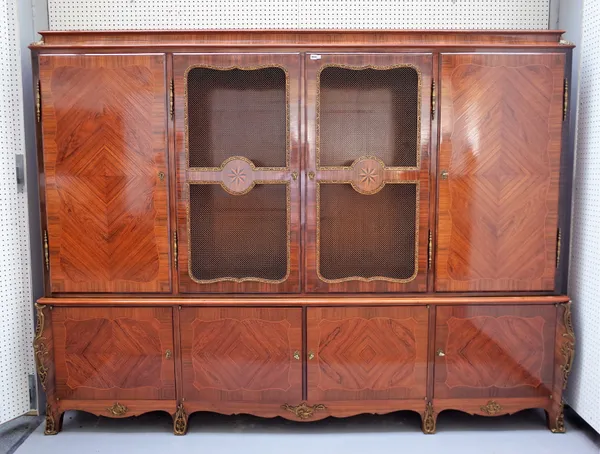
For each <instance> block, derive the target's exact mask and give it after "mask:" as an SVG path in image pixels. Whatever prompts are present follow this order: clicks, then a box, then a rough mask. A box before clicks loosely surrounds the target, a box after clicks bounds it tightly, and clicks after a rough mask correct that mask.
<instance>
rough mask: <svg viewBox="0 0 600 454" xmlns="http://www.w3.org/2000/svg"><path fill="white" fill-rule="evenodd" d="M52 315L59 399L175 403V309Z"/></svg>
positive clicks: (63, 310)
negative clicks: (162, 401)
mask: <svg viewBox="0 0 600 454" xmlns="http://www.w3.org/2000/svg"><path fill="white" fill-rule="evenodd" d="M50 312H51V316H52V331H53V336H54V342H53V343H54V358H55V361H56V396H57V397H58V398H60V399H61V400H66V399H71V400H75V399H77V400H81V399H152V400H157V399H175V359H174V351H173V316H172V309H171V308H167V307H157V308H107V307H104V308H66V307H55V308H53V310H52V311H50Z"/></svg>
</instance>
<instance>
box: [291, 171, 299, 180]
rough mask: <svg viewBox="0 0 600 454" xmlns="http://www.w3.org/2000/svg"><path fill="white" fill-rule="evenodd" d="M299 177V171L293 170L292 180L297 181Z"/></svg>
mask: <svg viewBox="0 0 600 454" xmlns="http://www.w3.org/2000/svg"><path fill="white" fill-rule="evenodd" d="M297 179H298V172H292V180H294V181H296V180H297Z"/></svg>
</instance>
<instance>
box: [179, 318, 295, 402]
mask: <svg viewBox="0 0 600 454" xmlns="http://www.w3.org/2000/svg"><path fill="white" fill-rule="evenodd" d="M180 323H181V352H182V353H181V354H182V361H183V395H184V398H185V400H186V401H202V402H262V403H265V402H269V403H281V404H284V403H288V402H298V401H299V400H300V399H301V398H302V361H301V356H300V355H301V352H302V309H299V308H293V309H280V308H273V309H266V308H265V309H260V308H234V307H221V308H210V307H206V308H184V309H182V310H181V317H180Z"/></svg>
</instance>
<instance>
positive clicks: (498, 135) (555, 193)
mask: <svg viewBox="0 0 600 454" xmlns="http://www.w3.org/2000/svg"><path fill="white" fill-rule="evenodd" d="M441 64H442V69H441V74H442V80H441V84H442V91H441V146H440V152H439V164H438V187H439V199H438V210H439V211H438V229H437V260H436V264H437V265H436V280H435V289H436V290H437V291H551V290H553V289H554V275H555V268H556V245H557V227H558V199H559V176H560V161H561V160H560V154H561V134H562V125H563V102H564V98H563V93H564V67H565V55H564V54H562V53H560V54H559V53H555V54H552V53H548V54H523V53H520V54H487V55H486V54H446V55H443V56H442V62H441Z"/></svg>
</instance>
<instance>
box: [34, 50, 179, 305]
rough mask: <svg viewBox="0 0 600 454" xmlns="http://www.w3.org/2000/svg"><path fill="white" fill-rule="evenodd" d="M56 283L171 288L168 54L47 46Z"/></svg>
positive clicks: (42, 78) (59, 287) (44, 108)
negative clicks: (61, 51) (73, 51)
mask: <svg viewBox="0 0 600 454" xmlns="http://www.w3.org/2000/svg"><path fill="white" fill-rule="evenodd" d="M39 84H40V88H41V93H40V94H41V112H40V115H41V118H40V119H41V124H42V142H43V158H44V159H43V172H44V175H45V180H44V185H43V186H42V187H43V188H45V192H44V195H45V204H46V216H47V218H46V222H47V235H46V238H45V241H46V268H47V269H49V273H50V275H49V276H50V289H51V291H52V292H123V293H126V292H170V291H171V283H170V267H169V263H170V262H169V232H168V208H167V184H168V183H167V174H168V171H167V140H166V136H167V135H166V124H165V119H166V103H165V99H166V81H165V56H164V55H41V56H40V57H39Z"/></svg>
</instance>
